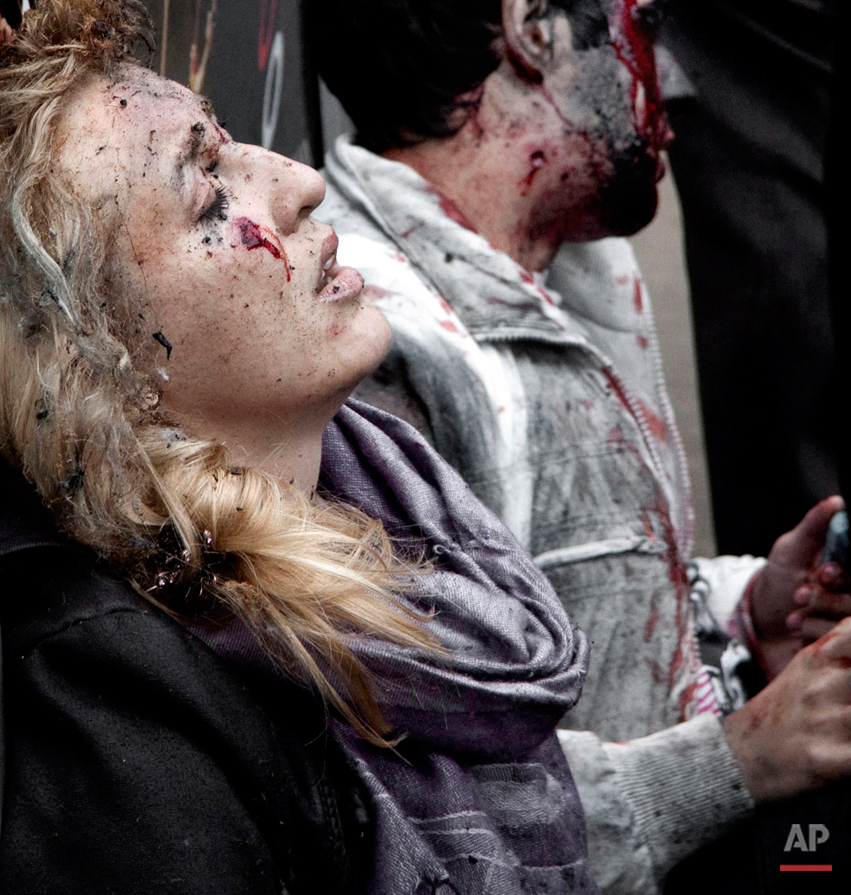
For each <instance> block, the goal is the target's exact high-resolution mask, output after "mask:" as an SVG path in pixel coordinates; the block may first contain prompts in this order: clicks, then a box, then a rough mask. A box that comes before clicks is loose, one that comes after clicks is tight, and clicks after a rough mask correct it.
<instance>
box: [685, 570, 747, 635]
mask: <svg viewBox="0 0 851 895" xmlns="http://www.w3.org/2000/svg"><path fill="white" fill-rule="evenodd" d="M693 562H694V563H695V565H696V566H697V571H698V574H699V575H700V577H701V578H703V580H704V581H706V583H707V584H708V585H709V594H708V598H707V599H708V605H709V609H710V611H711V612H712V614H713V615H714V616H715V618H716V619H717V621H718V624H719V625H721V627H722V628H724V629H725V630H727V632H728V633H729V634H730V635H731V636H733V637H735V638H736V640H738V641H739V642H740V643H745V642H746V640H745V632H743V631H739V630H738V628H737V626H736V607H737V606H738V603H739V600H741V598H742V595H743V594H744V592H745V588H746V587H747V586H748V584H749V583H750V581H751V579H752V578H753V577H754V575H756V573H757V572H759V571H760V570H761V569H762V567H763V566H764V565H765V559H763V558H762V557H756V556H716V557H715V558H714V559H695V560H693Z"/></svg>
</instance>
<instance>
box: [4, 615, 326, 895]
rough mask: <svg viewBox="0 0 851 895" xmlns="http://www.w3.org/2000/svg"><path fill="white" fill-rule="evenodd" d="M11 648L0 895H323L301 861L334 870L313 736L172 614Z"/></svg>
mask: <svg viewBox="0 0 851 895" xmlns="http://www.w3.org/2000/svg"><path fill="white" fill-rule="evenodd" d="M9 646H10V644H9V643H8V642H7V645H6V648H7V667H6V671H7V674H6V680H5V682H4V683H5V688H6V690H5V695H4V702H5V714H6V739H7V742H6V745H7V772H6V794H5V811H4V828H3V836H2V843H1V844H0V891H2V892H3V893H4V895H24V893H26V895H36V893H42V892H44V893H48V892H49V893H50V895H63V893H79V895H100V893H103V895H106V893H116V895H119V893H120V895H133V893H139V895H142V893H145V895H151V893H161V892H175V893H192V895H195V893H198V895H200V893H210V895H212V893H216V895H221V893H226V895H236V893H246V895H249V893H250V895H263V893H269V895H273V893H274V895H280V893H281V892H282V890H283V889H284V885H285V884H286V886H287V889H288V890H289V891H295V890H298V891H312V886H308V887H306V888H305V887H303V886H302V885H296V886H295V887H294V888H292V887H291V884H292V880H293V877H292V876H291V875H290V874H289V872H288V870H287V868H288V867H289V866H290V863H295V864H297V863H298V862H299V861H301V862H302V863H304V862H305V861H307V860H310V859H311V858H313V863H312V866H313V868H314V870H313V874H314V877H315V879H318V878H321V877H322V876H323V871H324V872H329V873H330V872H331V871H332V870H333V865H334V860H333V859H332V858H333V855H332V857H331V858H326V859H324V860H319V859H320V858H322V856H323V853H327V854H330V853H331V852H333V850H334V847H335V844H334V843H333V842H331V843H328V842H323V841H322V837H323V835H324V833H323V830H325V829H327V827H328V826H329V824H328V823H327V822H326V820H327V817H326V818H325V819H323V817H321V816H319V815H321V814H322V813H323V812H324V811H326V810H327V807H328V806H327V804H324V801H327V800H326V799H325V794H323V793H321V792H320V790H321V787H317V785H316V780H315V778H312V777H311V773H312V772H311V768H310V767H306V766H304V765H303V764H301V763H299V761H297V760H290V759H291V758H292V755H297V754H298V749H302V750H303V749H304V745H303V742H304V741H303V738H301V741H300V742H298V743H295V745H293V744H290V745H289V746H288V745H287V743H286V742H282V741H281V740H282V738H283V739H286V737H285V736H283V737H282V734H281V731H280V730H278V729H273V728H272V726H271V725H270V723H269V722H268V719H267V717H266V715H265V714H264V713H263V712H262V711H261V710H260V709H259V708H258V705H257V703H256V702H255V701H254V700H253V699H252V698H251V694H250V693H249V692H248V691H246V689H245V687H244V685H243V684H242V682H241V679H240V678H239V677H238V676H237V675H235V674H233V673H232V671H231V669H230V667H229V666H227V665H226V664H225V663H224V662H222V661H221V660H220V659H219V658H218V657H217V656H215V655H213V654H212V653H210V652H209V651H208V650H206V647H204V646H203V645H202V644H200V642H199V641H197V640H196V639H195V638H193V637H192V636H191V635H190V634H189V633H188V632H186V631H184V630H183V629H182V628H180V626H178V625H176V624H175V623H174V622H173V621H172V620H171V619H169V618H167V617H165V616H163V615H162V614H160V613H156V612H154V611H153V610H151V611H150V612H145V611H136V610H133V611H126V610H124V609H116V610H113V611H109V612H106V613H105V614H104V613H101V614H99V615H97V616H95V617H92V618H89V619H83V620H76V621H74V622H73V623H70V624H69V625H68V626H67V627H65V628H64V629H62V630H58V631H55V632H53V633H51V634H50V636H47V637H45V638H43V639H41V640H39V641H38V642H37V643H35V644H34V645H33V646H32V648H31V649H30V650H28V652H27V653H26V654H25V655H24V656H20V655H18V656H15V657H14V659H15V661H14V662H11V661H10V657H9V655H8V651H9ZM282 696H284V697H285V696H286V690H285V689H284V688H282ZM296 711H297V708H296ZM320 717H321V712H320ZM296 726H298V725H296ZM302 728H303V725H302ZM302 732H303V731H302ZM314 734H315V732H314ZM288 750H289V751H288ZM299 799H301V801H299ZM319 803H323V804H319ZM331 826H333V824H332V825H331ZM323 850H324V851H323ZM290 858H292V859H293V860H292V862H290ZM317 864H318V865H319V866H320V867H321V868H322V871H317V870H316V869H315V868H316V866H317ZM282 867H283V868H284V870H283V871H282V869H281V868H282ZM302 881H303V882H305V880H304V876H303V877H302ZM335 882H337V883H339V879H336V880H335ZM326 891H329V892H330V891H337V888H336V885H334V884H333V883H332V884H330V886H329V887H328V888H327V889H326Z"/></svg>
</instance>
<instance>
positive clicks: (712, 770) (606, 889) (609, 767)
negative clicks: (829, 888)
mask: <svg viewBox="0 0 851 895" xmlns="http://www.w3.org/2000/svg"><path fill="white" fill-rule="evenodd" d="M558 736H559V739H560V741H561V744H562V748H563V749H564V752H565V754H566V755H567V759H568V762H569V763H570V768H571V771H572V772H573V776H574V780H575V782H576V786H577V789H578V790H579V795H580V798H581V799H582V805H583V807H584V809H585V815H586V822H587V825H588V854H589V862H590V865H591V868H592V872H593V873H594V877H595V879H596V881H597V884H598V886H599V888H600V892H601V893H602V895H615V893H622V892H638V891H640V892H642V893H646V895H653V893H657V892H660V891H661V888H662V884H663V882H664V878H665V876H666V874H667V873H668V871H669V870H671V868H672V867H673V866H674V865H675V864H677V863H678V862H679V861H681V860H682V859H683V858H685V857H687V856H688V855H689V854H691V853H692V852H694V851H696V850H697V849H699V848H700V847H702V846H703V845H706V844H708V843H709V842H711V841H712V840H713V839H715V838H717V837H718V836H720V835H721V834H722V833H724V832H725V831H726V830H727V829H728V828H729V827H731V826H732V825H733V824H735V823H737V822H738V821H740V820H743V819H744V818H746V817H747V816H748V815H749V814H750V813H751V811H752V810H753V800H752V799H751V796H750V793H749V792H748V790H747V788H746V786H745V784H744V781H743V780H742V776H741V774H740V773H739V769H738V767H737V766H736V762H735V760H734V758H733V755H732V753H731V752H730V748H729V746H728V745H727V739H726V737H725V735H724V728H723V727H722V725H721V722H720V721H719V719H718V718H716V717H715V716H714V715H709V714H705V715H700V716H699V717H697V718H694V719H692V720H691V721H686V722H684V723H682V724H678V725H677V726H676V727H671V728H668V729H667V730H663V731H660V732H659V733H655V734H651V735H650V736H647V737H642V738H641V739H637V740H631V741H630V742H628V743H602V742H601V741H600V740H599V739H598V738H597V737H596V736H595V735H594V734H591V733H586V732H578V731H573V730H559V731H558Z"/></svg>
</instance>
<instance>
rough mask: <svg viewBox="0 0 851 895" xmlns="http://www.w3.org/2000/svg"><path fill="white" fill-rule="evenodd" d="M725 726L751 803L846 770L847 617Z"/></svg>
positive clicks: (849, 736) (850, 671)
mask: <svg viewBox="0 0 851 895" xmlns="http://www.w3.org/2000/svg"><path fill="white" fill-rule="evenodd" d="M724 727H725V731H726V734H727V741H728V742H729V744H730V749H731V751H732V753H733V756H734V757H735V759H736V763H737V764H738V766H739V769H740V770H741V772H742V776H743V777H744V780H745V784H746V785H747V787H748V790H749V791H750V793H751V795H752V796H753V798H754V801H756V802H765V801H771V800H773V799H780V798H786V797H788V796H792V795H795V794H796V793H799V792H804V791H806V790H809V789H815V788H817V787H819V786H821V785H822V784H824V783H826V782H827V781H829V780H835V779H838V778H840V777H845V776H849V775H851V618H847V619H845V620H843V621H841V622H839V623H838V624H837V625H835V627H834V628H833V630H831V631H830V632H829V633H828V634H826V635H825V636H824V637H822V638H821V639H820V640H818V641H817V642H816V643H813V644H810V645H809V646H807V647H805V648H804V649H802V650H800V651H799V652H798V653H797V654H796V655H795V656H794V657H793V658H792V660H791V661H790V662H789V664H788V666H787V667H786V668H785V669H784V670H783V672H782V673H781V674H779V675H778V676H777V677H776V678H775V680H774V681H772V683H770V684H769V685H768V686H767V687H766V688H765V689H764V690H762V691H761V692H760V693H758V694H757V695H756V696H754V698H753V699H751V700H750V701H749V702H748V703H747V704H746V705H745V706H744V707H743V708H741V709H739V710H738V711H736V712H733V713H732V714H730V715H728V716H727V718H726V719H725V721H724Z"/></svg>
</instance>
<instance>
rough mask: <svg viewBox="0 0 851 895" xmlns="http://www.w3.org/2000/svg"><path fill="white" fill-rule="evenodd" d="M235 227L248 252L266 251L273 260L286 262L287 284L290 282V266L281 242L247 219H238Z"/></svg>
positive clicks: (272, 234)
mask: <svg viewBox="0 0 851 895" xmlns="http://www.w3.org/2000/svg"><path fill="white" fill-rule="evenodd" d="M234 226H235V227H236V228H237V231H238V232H239V235H240V240H241V242H242V245H244V246H245V247H246V248H247V249H248V251H253V250H254V249H265V250H266V251H267V252H268V253H269V254H270V255H271V256H272V257H273V258H275V259H276V260H278V261H283V262H284V268H285V270H286V272H287V282H288V283H289V282H290V279H291V275H290V265H289V261H288V260H287V254H286V252H285V251H284V247H283V245H281V240H280V239H278V237H277V236H276V235H275V234H274V233H273V232H272V231H271V230H268V229H266V228H265V227H261V226H260V225H259V224H255V223H254V221H252V220H250V219H249V218H246V217H238V218H236V220H235V221H234Z"/></svg>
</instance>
